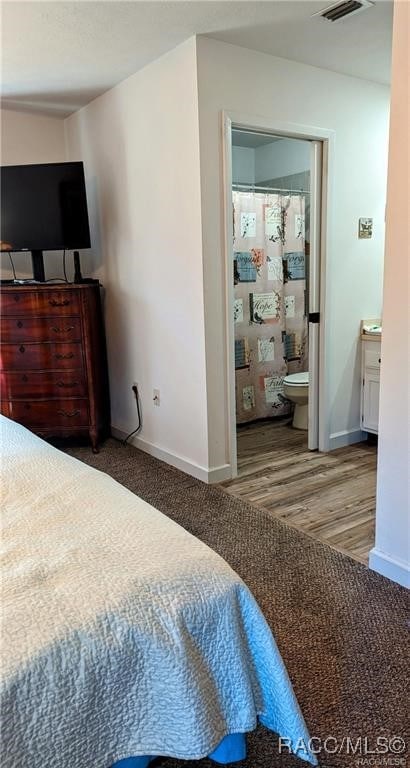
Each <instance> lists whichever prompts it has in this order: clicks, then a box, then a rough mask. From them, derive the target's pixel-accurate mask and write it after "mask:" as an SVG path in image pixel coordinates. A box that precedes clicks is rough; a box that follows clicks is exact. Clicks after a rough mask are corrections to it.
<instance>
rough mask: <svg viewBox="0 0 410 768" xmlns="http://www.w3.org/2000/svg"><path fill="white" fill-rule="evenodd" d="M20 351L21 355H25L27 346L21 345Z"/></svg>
mask: <svg viewBox="0 0 410 768" xmlns="http://www.w3.org/2000/svg"><path fill="white" fill-rule="evenodd" d="M19 350H20V352H21V354H23V353H24V352H25V351H26V348H25V346H24V345H23V344H20V346H19Z"/></svg>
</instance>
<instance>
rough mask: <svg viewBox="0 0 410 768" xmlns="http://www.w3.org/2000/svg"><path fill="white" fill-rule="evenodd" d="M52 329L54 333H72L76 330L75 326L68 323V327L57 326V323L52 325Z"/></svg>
mask: <svg viewBox="0 0 410 768" xmlns="http://www.w3.org/2000/svg"><path fill="white" fill-rule="evenodd" d="M51 330H52V331H54V333H70V331H73V330H74V326H73V325H68V326H67V328H57V327H56V326H55V325H52V326H51Z"/></svg>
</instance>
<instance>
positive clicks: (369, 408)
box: [360, 319, 381, 435]
mask: <svg viewBox="0 0 410 768" xmlns="http://www.w3.org/2000/svg"><path fill="white" fill-rule="evenodd" d="M376 326H377V327H378V328H380V330H379V331H371V332H369V331H367V332H366V330H365V329H366V328H372V327H376ZM360 338H361V346H362V397H361V412H360V419H361V427H362V430H363V431H364V432H371V433H373V434H376V435H377V433H378V431H379V392H380V365H381V321H380V319H379V320H362V324H361V334H360Z"/></svg>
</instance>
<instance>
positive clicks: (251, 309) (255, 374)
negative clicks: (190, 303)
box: [232, 129, 311, 453]
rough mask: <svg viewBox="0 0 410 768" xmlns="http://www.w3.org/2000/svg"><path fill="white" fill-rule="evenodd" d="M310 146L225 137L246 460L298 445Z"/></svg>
mask: <svg viewBox="0 0 410 768" xmlns="http://www.w3.org/2000/svg"><path fill="white" fill-rule="evenodd" d="M310 145H311V142H309V141H307V140H306V141H305V140H299V139H291V138H284V137H279V136H278V137H276V136H272V135H267V134H264V133H257V132H250V131H245V130H241V129H234V130H233V131H232V182H233V183H232V201H233V222H234V243H233V279H234V321H235V323H234V324H235V384H236V422H237V433H238V443H243V442H244V441H245V442H247V444H248V446H249V443H250V442H252V443H253V445H254V446H255V451H256V453H258V452H262V453H263V445H264V443H265V441H267V442H268V443H269V440H271V438H273V437H274V438H275V440H278V441H279V442H283V441H284V440H285V441H286V440H287V438H288V439H289V440H293V438H294V435H293V434H292V430H297V433H298V444H300V445H303V446H305V447H306V448H307V444H308V386H309V349H308V312H309V285H308V275H309V253H310V248H309V246H310V186H311V185H310V175H311V174H310V165H311V146H310ZM272 430H275V433H272ZM256 446H259V447H260V451H259V449H258V450H256Z"/></svg>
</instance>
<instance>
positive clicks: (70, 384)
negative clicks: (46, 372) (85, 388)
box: [57, 380, 79, 389]
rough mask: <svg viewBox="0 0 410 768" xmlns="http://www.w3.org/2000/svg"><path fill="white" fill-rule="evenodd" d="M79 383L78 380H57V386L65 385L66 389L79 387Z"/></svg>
mask: <svg viewBox="0 0 410 768" xmlns="http://www.w3.org/2000/svg"><path fill="white" fill-rule="evenodd" d="M78 385H79V382H78V381H61V380H60V381H57V387H63V388H65V389H68V388H69V387H78Z"/></svg>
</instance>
